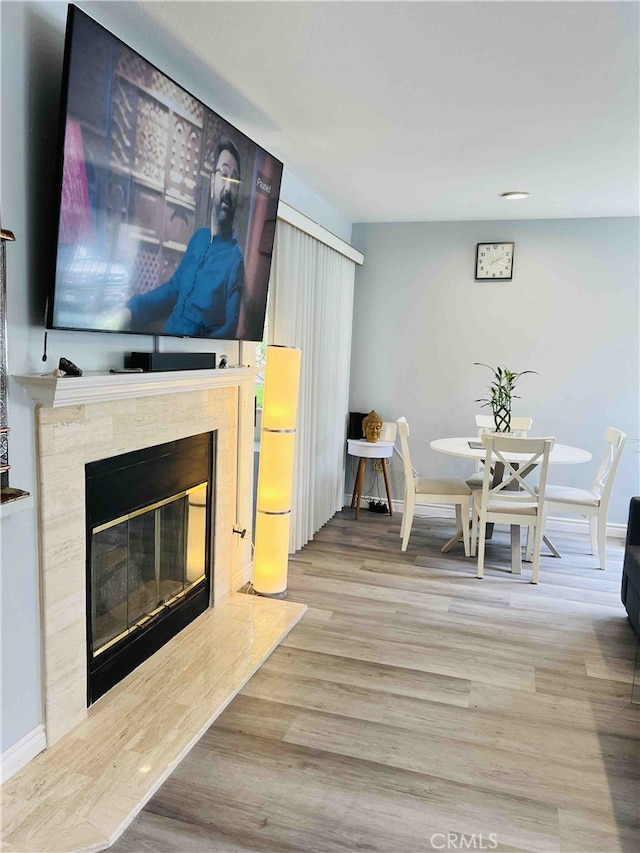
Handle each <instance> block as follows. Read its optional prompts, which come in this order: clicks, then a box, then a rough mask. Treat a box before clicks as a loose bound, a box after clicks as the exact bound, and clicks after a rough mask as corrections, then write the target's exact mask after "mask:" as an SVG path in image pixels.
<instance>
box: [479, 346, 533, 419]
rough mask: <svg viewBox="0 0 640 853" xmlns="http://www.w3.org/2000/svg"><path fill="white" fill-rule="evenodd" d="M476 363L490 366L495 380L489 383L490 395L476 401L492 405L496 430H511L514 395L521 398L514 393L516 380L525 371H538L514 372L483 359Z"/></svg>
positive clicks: (530, 371) (528, 371)
mask: <svg viewBox="0 0 640 853" xmlns="http://www.w3.org/2000/svg"><path fill="white" fill-rule="evenodd" d="M474 364H477V365H479V366H480V367H488V368H489V370H490V371H491V372H492V373H493V382H492V383H491V385H489V397H488V398H487V397H483V398H481V399H479V400H476V401H475V402H476V403H482V406H483V407H484V406H491V411H492V413H493V420H494V423H495V425H496V432H511V401H512V400H513V398H514V397H515V398H516V399H520V398H519V397H518V395H517V394H514V393H513V391H514V389H515V387H516V382H517V381H518V379H519V378H520V377H521V376H524V375H525V373H537V372H538V371H537V370H523V371H522V372H521V373H514V372H513V371H511V370H508V369H507V368H506V367H491V366H490V365H488V364H483V363H482V362H481V361H474Z"/></svg>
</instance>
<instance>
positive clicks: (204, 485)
mask: <svg viewBox="0 0 640 853" xmlns="http://www.w3.org/2000/svg"><path fill="white" fill-rule="evenodd" d="M214 437H215V434H214V433H211V432H209V433H204V434H200V435H193V436H189V437H188V438H182V439H178V440H176V441H172V442H166V443H164V444H161V445H155V446H152V447H145V448H143V449H141V450H136V451H132V452H129V453H125V454H121V455H118V456H113V457H108V458H106V459H100V460H97V461H94V462H90V463H87V464H86V465H85V477H86V519H87V531H86V541H87V580H86V593H87V610H86V612H87V676H88V677H87V705H91V704H92V703H93V702H95V701H96V700H97V699H99V698H100V696H102V695H103V694H104V693H105V692H106V691H107V690H109V689H110V688H111V687H113V686H114V685H115V684H117V683H118V682H119V681H120V680H121V679H122V678H124V677H125V676H126V675H128V674H129V673H130V672H132V671H133V670H134V669H135V668H136V667H137V666H138V665H139V664H140V663H142V662H143V661H144V660H146V659H147V658H148V657H150V656H151V655H152V654H154V653H155V652H156V651H157V650H158V649H159V648H161V647H162V646H163V645H164V644H165V643H166V642H168V640H170V639H171V638H172V637H174V636H175V635H176V634H177V633H178V632H179V631H181V630H182V628H184V627H185V626H186V625H188V624H189V622H191V621H193V620H194V619H195V618H196V617H197V616H199V615H200V614H201V613H203V612H204V611H205V610H206V609H207V608H208V606H209V599H210V577H211V555H212V541H211V530H212V524H211V520H212V518H213V507H212V502H213V500H212V495H213V494H214V488H213V485H214V482H215V480H214V471H215V468H214V458H215V452H214Z"/></svg>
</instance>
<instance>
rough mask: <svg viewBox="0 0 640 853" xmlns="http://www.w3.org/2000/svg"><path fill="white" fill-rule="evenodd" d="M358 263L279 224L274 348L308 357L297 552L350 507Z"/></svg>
mask: <svg viewBox="0 0 640 853" xmlns="http://www.w3.org/2000/svg"><path fill="white" fill-rule="evenodd" d="M354 279H355V264H354V262H353V261H351V260H349V259H348V258H346V257H344V255H341V254H340V253H339V252H337V251H335V250H334V249H331V248H329V247H328V246H326V245H324V244H323V243H320V242H319V241H318V240H316V239H315V238H313V237H311V236H309V235H308V234H305V233H304V232H303V231H300V230H299V229H297V228H294V227H293V226H292V225H289V224H288V223H286V222H283V221H282V220H280V219H279V220H278V224H277V228H276V237H275V246H274V257H273V263H272V267H271V283H270V286H269V326H268V329H269V332H268V337H269V343H272V344H281V345H284V346H296V347H300V348H301V350H302V366H301V374H300V400H299V406H298V428H297V435H296V460H295V467H294V483H293V498H292V512H291V536H290V541H289V551H290V553H293V552H294V551H297V550H299V549H300V548H302V546H303V545H305V544H306V543H307V542H309V540H310V539H312V538H313V535H314V533H316V531H318V530H319V529H320V528H321V527H322V526H323V525H324V524H326V523H327V521H328V520H329V519H330V518H331V517H332V516H333V515H334V514H335V513H336V512H337V511H338V510H340V509H342V506H343V495H344V466H345V448H346V426H347V418H348V407H349V367H350V361H351V326H352V320H353V290H354Z"/></svg>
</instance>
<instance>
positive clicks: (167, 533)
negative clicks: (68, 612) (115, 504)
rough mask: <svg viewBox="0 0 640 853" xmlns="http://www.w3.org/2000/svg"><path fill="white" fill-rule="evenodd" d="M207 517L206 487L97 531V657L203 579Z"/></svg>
mask: <svg viewBox="0 0 640 853" xmlns="http://www.w3.org/2000/svg"><path fill="white" fill-rule="evenodd" d="M206 519H207V484H206V483H201V484H199V485H197V486H195V487H194V488H192V489H188V490H187V491H185V492H181V493H180V494H177V495H174V496H172V497H171V498H167V499H166V500H163V501H160V502H158V503H157V504H154V505H153V506H150V507H145V508H143V509H141V510H137V511H136V512H133V513H130V514H129V515H127V516H125V517H124V518H119V519H115V520H114V521H112V522H108V523H106V524H103V525H100V526H99V527H96V528H94V529H93V531H92V540H91V610H92V613H91V624H92V638H93V656H94V657H95V656H96V655H98V654H100V653H101V652H102V651H104V650H105V649H106V648H107V647H109V646H111V645H113V643H115V642H116V641H117V640H120V639H122V638H124V637H126V636H127V635H128V634H130V633H131V631H133V630H134V629H135V628H137V627H142V626H144V625H145V624H147V623H148V622H149V620H150V619H152V618H154V617H155V616H157V615H158V613H159V612H160V611H162V610H163V608H166V607H167V606H170V605H171V604H172V603H173V602H174V601H175V600H176V598H178V597H180V596H182V595H183V594H184V593H186V592H188V591H189V590H190V589H191V588H193V587H194V586H195V585H196V584H198V583H199V582H201V581H203V580H204V578H205V562H206V558H207V550H206V538H207V534H206V529H207V523H206Z"/></svg>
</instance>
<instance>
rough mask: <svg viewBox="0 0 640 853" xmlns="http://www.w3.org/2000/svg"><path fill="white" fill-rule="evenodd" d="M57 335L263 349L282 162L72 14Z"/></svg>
mask: <svg viewBox="0 0 640 853" xmlns="http://www.w3.org/2000/svg"><path fill="white" fill-rule="evenodd" d="M60 124H61V128H60V130H61V134H60V145H59V149H60V162H59V168H60V196H59V199H60V203H59V223H58V241H57V253H56V263H55V283H54V290H53V294H52V295H50V298H49V308H48V315H47V325H48V326H49V328H54V329H79V330H92V331H98V332H132V333H135V334H149V335H173V336H177V337H198V338H222V339H225V340H234V339H237V340H248V341H259V340H261V339H262V335H263V329H264V319H265V310H266V302H267V286H268V281H269V272H270V268H271V254H272V249H273V238H274V232H275V224H276V214H277V207H278V197H279V193H280V182H281V178H282V163H281V162H280V161H279V160H277V159H276V158H275V157H273V156H272V155H271V154H269V153H268V152H267V151H265V150H264V149H263V148H261V147H260V146H259V145H257V144H256V143H255V142H252V141H251V140H250V139H249V138H248V137H247V136H245V135H244V134H243V133H241V132H240V131H239V130H237V129H236V128H235V127H233V126H232V125H231V124H229V123H228V122H227V121H225V120H224V119H223V118H221V117H220V116H219V115H217V114H216V113H215V112H214V111H213V110H211V109H209V107H207V106H206V105H205V104H203V103H202V102H201V101H199V100H198V99H197V98H195V97H194V96H193V95H191V94H189V92H187V91H186V90H185V89H183V88H182V87H181V86H179V85H178V84H177V83H175V82H174V81H173V80H172V79H171V78H170V77H168V76H167V75H166V74H164V73H162V71H160V70H159V69H158V68H156V67H155V66H154V65H152V64H151V63H150V62H147V60H146V59H144V58H143V57H142V56H140V54H138V53H136V51H134V50H132V49H131V48H130V47H128V46H127V45H125V44H124V43H123V42H122V41H120V40H119V39H118V38H116V37H115V36H114V35H112V34H111V33H110V32H108V31H107V30H105V29H104V28H103V27H102V26H100V25H99V24H97V23H96V22H95V21H93V20H92V19H91V18H90V17H88V16H87V15H86V14H84V13H83V12H81V11H80V10H79V9H78V8H76V7H74V6H71V7H70V8H69V16H68V20H67V34H66V42H65V62H64V72H63V84H62V101H61V122H60Z"/></svg>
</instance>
